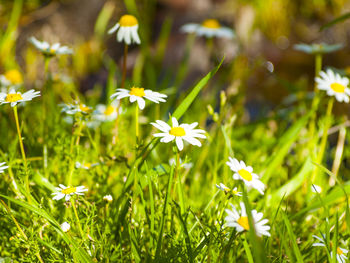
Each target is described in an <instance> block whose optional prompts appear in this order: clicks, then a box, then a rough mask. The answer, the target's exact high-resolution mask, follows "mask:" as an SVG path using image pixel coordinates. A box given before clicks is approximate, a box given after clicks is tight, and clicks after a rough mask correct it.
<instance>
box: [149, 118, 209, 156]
mask: <svg viewBox="0 0 350 263" xmlns="http://www.w3.org/2000/svg"><path fill="white" fill-rule="evenodd" d="M171 120H172V127H171V126H170V125H169V124H167V123H166V122H164V121H161V120H157V121H156V122H155V123H154V122H152V123H151V124H152V125H153V126H154V127H156V128H157V129H159V130H161V131H162V132H161V133H156V134H153V136H155V137H162V138H161V139H160V141H161V142H164V143H168V142H171V141H173V140H175V142H176V146H177V148H178V149H179V151H182V149H183V147H184V144H183V140H185V141H187V142H188V143H190V144H192V145H196V146H199V147H200V146H202V144H201V142H200V141H199V140H197V139H196V138H203V139H205V138H206V136H205V135H204V133H205V131H204V130H201V129H195V127H196V126H197V125H198V122H194V123H192V124H185V123H183V124H180V125H179V123H178V121H177V119H176V118H175V117H172V119H171Z"/></svg>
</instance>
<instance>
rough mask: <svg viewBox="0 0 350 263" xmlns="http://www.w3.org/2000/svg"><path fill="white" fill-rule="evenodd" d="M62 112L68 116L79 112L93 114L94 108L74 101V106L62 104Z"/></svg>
mask: <svg viewBox="0 0 350 263" xmlns="http://www.w3.org/2000/svg"><path fill="white" fill-rule="evenodd" d="M60 106H61V107H62V112H65V113H67V114H71V115H74V114H77V113H78V112H80V113H82V114H89V113H91V112H92V108H91V107H88V106H86V105H85V104H83V103H80V102H78V101H74V104H61V105H60Z"/></svg>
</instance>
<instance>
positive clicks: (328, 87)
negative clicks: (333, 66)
mask: <svg viewBox="0 0 350 263" xmlns="http://www.w3.org/2000/svg"><path fill="white" fill-rule="evenodd" d="M315 81H316V82H317V88H318V89H320V90H325V91H326V92H327V95H328V96H335V98H336V99H337V101H339V102H342V101H344V102H346V103H349V96H350V89H349V88H348V85H349V79H348V78H346V77H341V76H340V75H339V74H338V73H334V72H333V71H332V70H330V69H328V70H327V71H326V72H324V71H321V72H320V77H316V78H315Z"/></svg>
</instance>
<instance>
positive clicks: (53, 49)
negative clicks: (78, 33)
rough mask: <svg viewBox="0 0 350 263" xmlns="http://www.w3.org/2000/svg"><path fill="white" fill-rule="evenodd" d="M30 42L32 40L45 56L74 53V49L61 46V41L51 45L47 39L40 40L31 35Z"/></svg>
mask: <svg viewBox="0 0 350 263" xmlns="http://www.w3.org/2000/svg"><path fill="white" fill-rule="evenodd" d="M29 42H31V43H32V44H33V45H34V47H35V48H36V49H38V50H39V51H40V52H41V53H42V54H43V55H44V56H46V57H52V56H56V55H66V54H72V53H73V51H72V50H71V49H70V48H68V47H66V46H61V44H60V43H55V44H53V45H50V44H49V43H47V42H46V41H39V40H37V39H36V38H35V37H31V38H30V39H29Z"/></svg>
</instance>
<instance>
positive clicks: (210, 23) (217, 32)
mask: <svg viewBox="0 0 350 263" xmlns="http://www.w3.org/2000/svg"><path fill="white" fill-rule="evenodd" d="M180 30H181V31H182V32H184V33H195V34H196V35H197V36H205V37H207V38H211V37H223V38H233V37H234V36H235V34H234V32H233V30H232V29H231V28H228V27H223V26H221V25H220V23H219V21H217V20H216V19H206V20H204V21H203V23H202V24H194V23H190V24H186V25H183V26H182V27H181V29H180Z"/></svg>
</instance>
